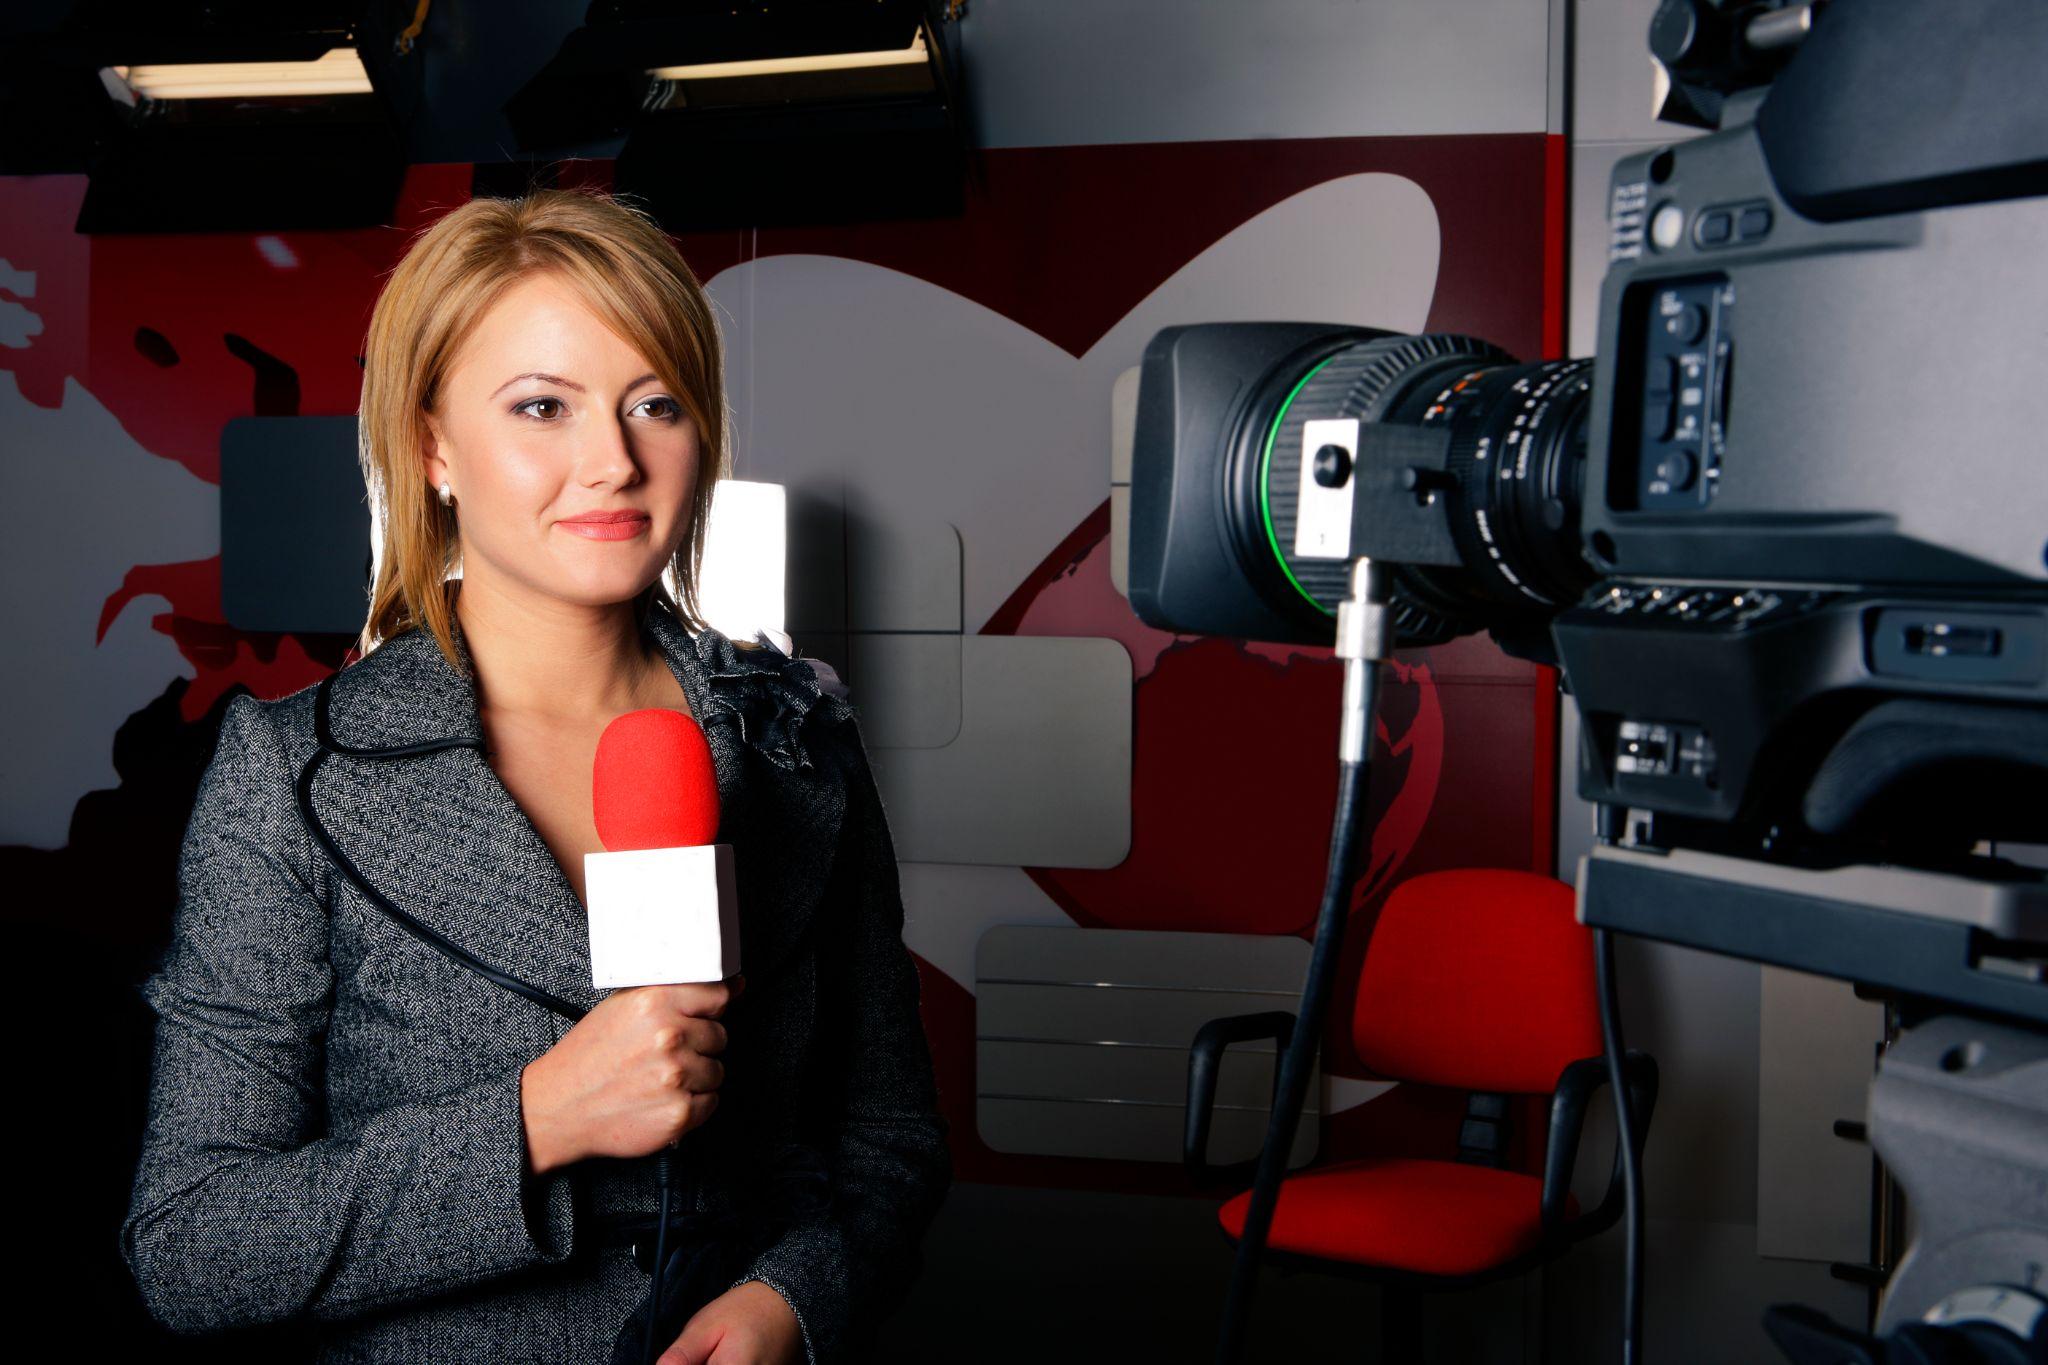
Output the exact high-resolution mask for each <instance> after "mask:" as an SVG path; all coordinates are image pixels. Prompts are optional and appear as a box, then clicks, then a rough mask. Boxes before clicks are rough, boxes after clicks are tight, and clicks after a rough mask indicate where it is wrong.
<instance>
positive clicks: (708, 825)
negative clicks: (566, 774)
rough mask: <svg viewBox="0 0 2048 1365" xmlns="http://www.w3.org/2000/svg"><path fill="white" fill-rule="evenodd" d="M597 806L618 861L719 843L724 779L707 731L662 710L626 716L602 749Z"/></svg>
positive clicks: (607, 730)
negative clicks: (630, 854) (642, 851)
mask: <svg viewBox="0 0 2048 1365" xmlns="http://www.w3.org/2000/svg"><path fill="white" fill-rule="evenodd" d="M591 803H592V805H593V806H594V807H595V808H596V814H597V837H598V838H599V839H600V840H601V841H603V843H604V846H605V848H606V849H607V850H609V851H610V852H613V853H623V852H626V851H627V850H629V849H639V848H692V847H695V846H697V845H700V844H709V843H715V842H716V841H717V839H718V773H717V770H716V769H715V768H714V767H713V766H712V762H711V745H710V744H709V742H707V741H706V740H705V738H704V731H703V730H701V729H699V728H698V726H697V722H696V721H694V720H692V719H691V718H690V717H688V716H686V715H684V714H683V713H682V712H680V711H669V710H664V709H661V708H658V707H657V708H650V709H648V710H645V711H628V712H626V713H625V714H624V715H622V716H619V717H618V718H616V719H615V720H613V721H612V723H611V724H609V725H607V726H605V727H604V734H603V735H601V736H599V738H598V741H597V763H596V767H595V771H594V772H593V773H592V778H591Z"/></svg>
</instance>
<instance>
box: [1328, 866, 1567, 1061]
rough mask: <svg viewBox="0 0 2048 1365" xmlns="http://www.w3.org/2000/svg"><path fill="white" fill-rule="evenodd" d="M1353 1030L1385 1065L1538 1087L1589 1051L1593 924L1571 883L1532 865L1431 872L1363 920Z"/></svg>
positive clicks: (1371, 1057)
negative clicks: (1576, 913)
mask: <svg viewBox="0 0 2048 1365" xmlns="http://www.w3.org/2000/svg"><path fill="white" fill-rule="evenodd" d="M1351 1035H1352V1039H1353V1041H1354V1042H1355V1043H1356V1044H1357V1046H1358V1054H1359V1056H1360V1057H1361V1058H1362V1059H1363V1060H1364V1061H1365V1063H1366V1065H1368V1066H1370V1067H1371V1068H1372V1069H1373V1070H1375V1071H1377V1072H1379V1073H1380V1074H1381V1075H1383V1076H1388V1077H1393V1078H1397V1079H1402V1080H1412V1081H1421V1082H1423V1083H1425V1084H1428V1085H1442V1086H1450V1087H1453V1088H1455V1089H1459V1090H1479V1091H1494V1092H1507V1093H1524V1094H1547V1093H1549V1092H1550V1091H1551V1090H1552V1089H1553V1088H1554V1087H1555V1086H1556V1084H1557V1077H1558V1073H1559V1072H1561V1071H1562V1070H1563V1069H1564V1067H1565V1066H1566V1064H1567V1063H1570V1062H1573V1061H1576V1060H1577V1059H1579V1058H1581V1057H1591V1056H1594V1055H1596V1054H1598V1053H1599V1051H1600V1048H1601V1042H1600V1013H1599V1002H1598V997H1597V995H1596V994H1595V983H1594V976H1593V935H1592V932H1591V931H1590V930H1589V929H1587V928H1586V927H1585V926H1584V925H1582V924H1580V923H1579V922H1578V921H1577V920H1576V919H1575V918H1574V917H1573V893H1572V888H1571V887H1569V886H1567V885H1565V884H1564V883H1563V882H1561V881H1558V880H1557V879H1555V878H1554V877H1544V876H1539V875H1537V874H1536V873H1533V872H1509V871H1499V870H1492V869H1486V870H1473V871H1458V872H1430V873H1425V874H1424V875H1422V876H1420V877H1414V878H1411V879H1410V880H1408V881H1406V882H1403V883H1402V884H1401V885H1399V886H1397V887H1395V888H1394V890H1393V893H1392V894H1391V895H1389V896H1388V897H1387V901H1386V905H1385V906H1384V907H1383V908H1382V909H1381V911H1380V915H1379V922H1378V923H1377V924H1375V925H1374V926H1373V931H1372V940H1371V942H1370V943H1369V944H1368V945H1367V947H1366V953H1365V968H1364V971H1363V972H1362V973H1361V975H1360V978H1359V983H1358V1003H1357V1008H1356V1010H1355V1011H1354V1012H1353V1015H1352V1025H1351Z"/></svg>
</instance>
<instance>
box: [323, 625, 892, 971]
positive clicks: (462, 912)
mask: <svg viewBox="0 0 2048 1365" xmlns="http://www.w3.org/2000/svg"><path fill="white" fill-rule="evenodd" d="M647 625H648V629H649V631H650V633H651V634H652V636H653V637H654V639H655V641H656V642H657V643H658V644H659V646H660V648H661V651H662V654H663V656H664V657H665V658H666V659H667V661H668V665H669V668H670V669H671V670H672V671H673V672H674V674H675V676H676V679H677V681H678V682H680V683H681V685H682V688H683V693H684V696H685V697H686V698H687V699H688V700H689V703H690V710H691V712H692V713H693V714H694V715H695V716H696V718H697V721H698V723H699V725H700V726H701V727H702V729H703V731H704V737H705V740H706V741H707V744H708V746H709V748H710V750H711V757H712V764H713V767H714V769H715V771H716V774H717V779H718V791H719V811H720V823H719V833H718V841H719V842H720V843H730V844H732V845H734V853H735V860H736V868H735V871H736V876H737V880H738V884H739V886H738V890H739V898H740V918H741V954H742V959H743V962H744V964H745V970H746V972H747V978H748V984H749V985H750V986H754V985H757V984H759V983H760V979H761V977H762V976H763V975H766V974H767V973H769V972H779V970H780V964H781V963H782V962H783V961H784V960H785V959H787V958H789V957H791V956H793V955H794V954H795V952H796V951H797V950H798V949H799V948H800V947H801V940H802V937H803V932H804V930H805V929H806V928H807V926H808V925H809V922H810V921H811V919H812V918H813V916H814V915H815V914H816V913H817V911H818V908H819V901H820V899H821V898H822V895H823V891H824V887H825V882H826V880H827V878H828V875H829V873H830V870H831V860H832V855H833V853H834V851H835V850H836V848H837V846H838V842H839V830H840V825H841V822H842V819H843V816H844V812H845V788H844V783H843V781H841V780H840V776H839V773H838V772H837V770H836V766H835V765H834V764H833V763H831V762H829V761H825V760H826V751H825V750H824V749H821V747H820V746H821V740H822V737H823V734H824V732H825V731H826V730H827V729H828V728H830V727H831V726H832V725H834V724H836V723H837V722H838V721H841V720H844V719H846V718H847V717H849V716H850V715H852V714H853V711H852V708H851V706H849V705H848V704H847V703H846V702H845V701H844V700H843V699H841V698H839V697H836V696H834V695H832V694H831V693H827V692H825V691H823V690H822V689H821V688H820V687H819V686H818V683H817V681H816V678H815V675H814V674H813V673H812V671H811V668H810V665H809V664H808V663H806V662H804V661H802V660H799V659H792V658H790V657H789V656H787V655H784V654H782V653H781V652H780V651H779V650H777V649H775V648H774V647H773V646H772V645H766V646H763V647H761V648H759V649H752V650H741V649H739V648H738V647H737V646H735V645H734V644H733V643H732V641H731V640H730V639H729V638H728V637H726V636H725V635H723V634H721V633H720V632H718V631H717V630H714V629H709V628H707V629H705V630H703V631H700V632H699V633H697V634H696V635H695V636H692V635H691V634H690V632H689V631H688V630H687V629H686V628H685V627H684V625H683V624H682V622H681V621H679V620H678V619H677V618H676V617H675V616H674V615H673V614H671V613H670V612H669V611H668V609H667V608H666V607H664V606H661V605H660V604H658V603H657V604H656V605H655V606H654V608H653V609H652V610H650V612H649V613H648V619H647ZM455 653H456V658H457V660H458V662H459V664H460V670H459V671H458V670H457V669H453V668H450V667H449V665H448V661H447V659H446V658H445V657H444V656H443V655H442V654H441V651H440V647H439V646H438V644H436V642H435V640H434V637H433V635H432V633H431V632H428V631H426V630H422V629H413V630H408V631H404V632H401V633H399V634H397V635H395V636H393V637H391V638H390V639H388V640H386V641H385V642H384V643H383V644H381V645H379V646H378V647H377V648H376V649H375V650H373V651H372V652H371V653H369V654H368V655H366V656H364V657H363V658H362V659H360V660H359V661H357V662H356V663H354V664H352V665H350V666H349V667H347V668H345V669H343V670H342V671H341V673H340V674H339V675H338V676H337V677H336V679H335V681H334V685H333V688H332V694H331V697H330V701H329V713H328V727H329V732H330V734H331V735H332V736H333V738H334V740H335V741H336V742H337V743H338V744H340V745H343V746H347V747H348V748H363V749H368V748H380V749H381V748H387V747H391V746H403V745H413V744H421V743H427V742H431V741H435V740H444V739H468V740H473V741H476V742H477V744H476V747H472V748H466V749H454V750H452V751H444V752H441V753H437V754H430V755H422V756H416V757H408V758H402V759H398V760H396V761H385V760H379V759H371V758H361V759H356V760H354V761H351V758H350V757H349V756H347V755H343V756H341V757H338V758H336V759H334V760H330V761H329V762H328V763H326V764H325V765H323V768H322V770H321V774H320V782H319V786H320V789H321V791H322V793H323V794H322V795H321V797H320V806H321V808H322V810H323V811H327V810H334V811H336V812H337V814H336V816H333V817H328V819H329V823H330V824H333V825H334V826H335V827H336V828H335V832H336V833H337V834H338V835H341V836H344V837H342V839H341V842H342V845H343V847H344V848H345V849H347V850H349V851H350V853H351V856H352V857H353V859H354V860H355V861H356V862H357V863H358V864H359V865H361V868H362V870H363V871H364V872H365V873H366V874H368V875H369V877H370V879H371V880H372V882H373V883H374V884H376V885H377V886H378V887H379V888H380V889H381V890H383V891H384V893H385V894H387V895H389V896H390V897H391V898H392V899H393V900H394V901H395V902H396V903H397V904H398V905H399V906H400V907H401V908H403V909H405V910H406V911H407V912H408V913H411V914H413V915H415V916H416V917H417V918H419V919H421V920H423V921H424V922H426V923H428V924H429V925H431V926H432V927H434V928H435V929H437V930H438V931H440V932H441V933H443V934H445V935H446V936H447V937H449V938H450V939H451V940H453V941H454V942H456V943H458V944H460V945H461V946H463V947H464V948H466V949H468V950H469V951H472V952H474V953H476V954H477V955H478V956H480V957H482V958H484V959H485V960H487V961H489V962H491V963H492V964H493V965H496V966H498V967H500V968H502V969H503V970H506V971H510V972H512V973H514V974H516V975H518V976H521V977H523V978H524V979H526V980H528V981H530V982H532V983H533V984H534V985H536V986H540V987H542V988H543V989H546V990H548V991H550V992H551V993H553V994H554V995H556V996H558V997H560V998H561V999H563V1000H564V1001H567V1002H570V1003H573V1004H575V1005H577V1006H579V1007H580V1008H584V1009H588V1008H590V1007H591V1006H593V1005H595V1004H596V1002H597V1001H598V1000H599V999H601V998H602V995H601V993H599V992H598V991H596V990H594V989H593V988H592V987H591V984H590V944H589V925H588V920H587V917H586V915H585V912H584V908H583V905H582V903H581V902H579V901H578V900H577V898H576V894H575V890H574V888H573V887H572V886H571V885H570V883H569V880H568V878H567V877H566V876H565V875H564V873H563V871H562V868H561V865H560V864H559V863H557V862H556V861H555V858H554V854H553V852H552V851H551V850H550V849H549V848H548V846H547V844H546V841H545V840H543V839H542V838H541V836H540V832H539V831H538V830H537V829H536V828H535V827H534V825H533V823H532V821H531V819H530V818H529V817H528V816H527V815H526V813H525V811H524V810H523V808H521V807H520V806H519V804H518V803H517V802H516V801H515V800H514V799H513V797H512V795H511V793H510V792H509V791H508V790H507V789H506V787H505V786H504V784H503V782H502V781H501V780H500V779H499V778H498V776H497V774H496V772H495V770H493V769H492V768H491V767H490V765H489V763H488V761H487V760H486V759H485V757H484V753H483V750H482V747H481V742H482V740H483V725H482V720H481V716H480V713H479V709H478V704H477V691H476V685H475V682H474V677H475V668H474V662H473V660H472V658H471V655H470V652H469V647H468V644H467V642H466V640H465V639H464V638H463V633H462V630H461V628H460V626H457V628H456V631H455ZM764 764H765V765H766V766H764ZM332 784H349V785H352V786H354V787H356V791H357V794H356V796H355V799H354V800H350V799H348V797H347V796H346V795H344V794H343V793H342V792H340V791H339V790H338V789H337V790H336V791H335V792H334V794H332V795H329V794H326V793H327V792H328V790H329V788H330V786H331V785H332ZM364 784H368V786H367V790H365V787H364ZM423 835H424V836H425V839H426V842H425V843H424V844H423V843H422V836H423ZM457 840H460V842H461V852H462V853H463V854H466V855H467V857H466V858H465V861H464V863H463V869H462V870H463V873H464V875H463V876H461V877H454V876H450V877H449V878H448V879H446V880H443V879H442V878H441V876H440V873H441V872H442V871H443V869H441V868H438V867H432V866H431V865H429V866H428V867H427V868H426V870H423V866H422V864H421V863H420V862H419V861H418V860H419V858H420V855H421V853H422V850H423V849H428V850H431V849H436V848H439V849H444V850H446V851H447V860H448V861H450V862H451V863H452V859H453V857H454V856H455V852H456V841H457ZM478 989H482V990H487V991H488V990H498V989H499V988H498V987H495V986H491V985H489V984H480V985H479V986H478ZM504 994H505V995H506V997H507V999H508V1000H510V999H516V997H513V996H511V994H510V993H509V992H504Z"/></svg>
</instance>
